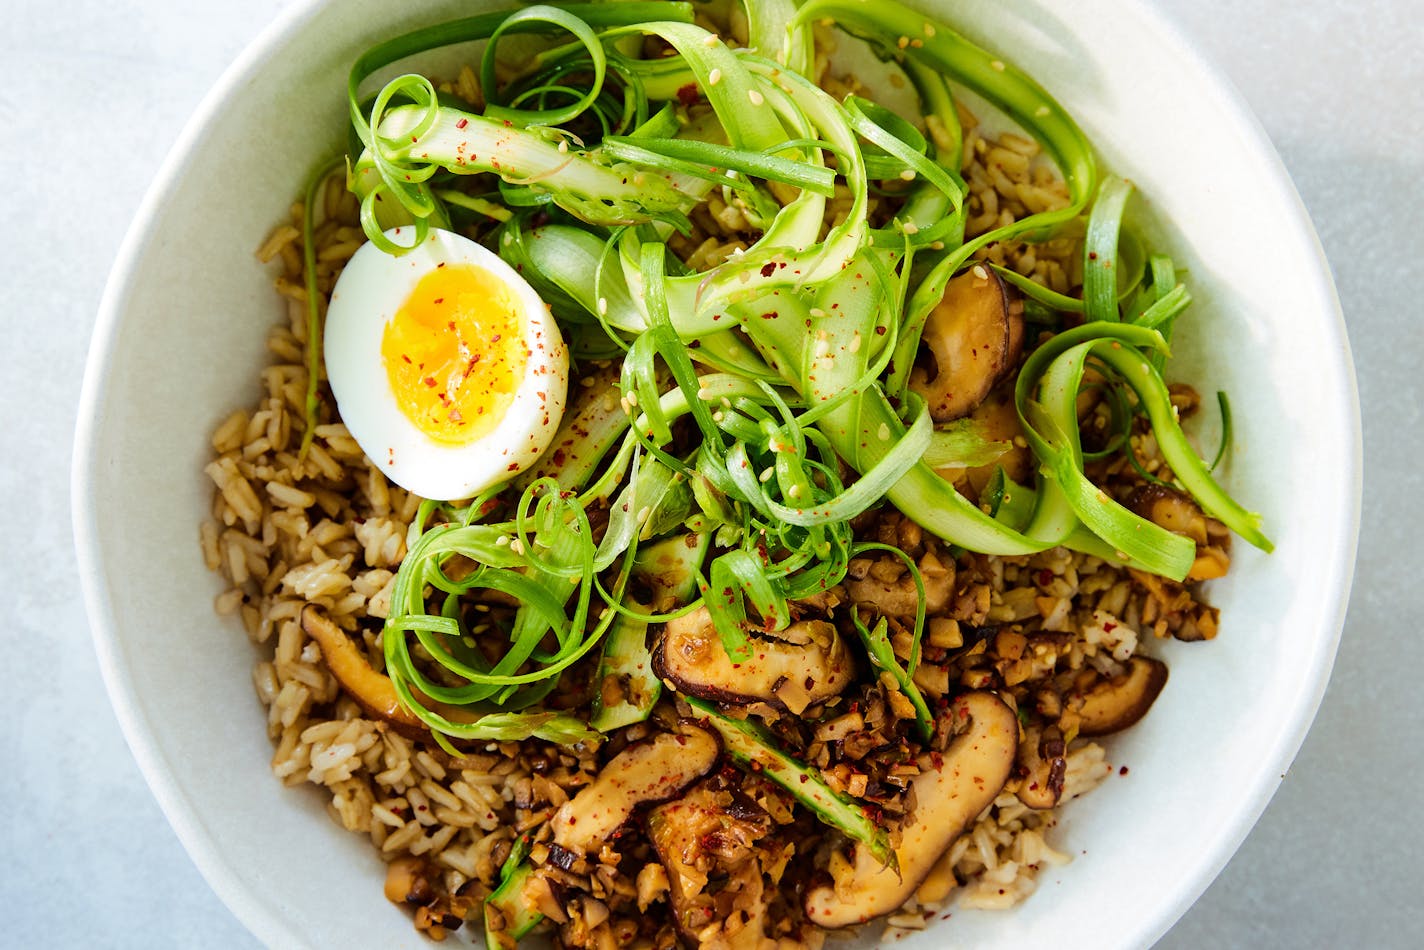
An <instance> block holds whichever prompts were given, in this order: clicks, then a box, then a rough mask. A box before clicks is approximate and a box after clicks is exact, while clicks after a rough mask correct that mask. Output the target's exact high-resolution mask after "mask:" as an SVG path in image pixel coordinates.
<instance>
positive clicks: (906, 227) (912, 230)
mask: <svg viewBox="0 0 1424 950" xmlns="http://www.w3.org/2000/svg"><path fill="white" fill-rule="evenodd" d="M900 229H901V230H902V231H904V232H905V233H906V234H919V233H920V226H919V225H918V224H916V223H915V222H913V221H906V222H905V223H904V224H902V225H901V226H900Z"/></svg>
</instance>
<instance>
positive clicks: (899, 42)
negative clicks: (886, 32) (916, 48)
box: [895, 36, 910, 49]
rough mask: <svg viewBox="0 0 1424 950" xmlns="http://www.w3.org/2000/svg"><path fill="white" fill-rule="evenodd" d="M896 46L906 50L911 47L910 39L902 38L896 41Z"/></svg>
mask: <svg viewBox="0 0 1424 950" xmlns="http://www.w3.org/2000/svg"><path fill="white" fill-rule="evenodd" d="M895 45H896V46H898V47H900V48H901V49H904V48H905V47H907V46H909V45H910V38H909V37H908V36H902V37H900V38H899V39H898V40H896V41H895Z"/></svg>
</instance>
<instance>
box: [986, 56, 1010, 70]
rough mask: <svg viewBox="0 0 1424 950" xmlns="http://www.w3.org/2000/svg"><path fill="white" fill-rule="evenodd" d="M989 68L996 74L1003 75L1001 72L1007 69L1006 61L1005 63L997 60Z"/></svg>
mask: <svg viewBox="0 0 1424 950" xmlns="http://www.w3.org/2000/svg"><path fill="white" fill-rule="evenodd" d="M989 68H990V69H992V70H993V71H994V72H996V73H1001V72H1003V71H1004V70H1005V69H1006V68H1007V67H1005V66H1004V61H1003V60H1001V59H996V60H994V61H993V62H992V63H990V64H989Z"/></svg>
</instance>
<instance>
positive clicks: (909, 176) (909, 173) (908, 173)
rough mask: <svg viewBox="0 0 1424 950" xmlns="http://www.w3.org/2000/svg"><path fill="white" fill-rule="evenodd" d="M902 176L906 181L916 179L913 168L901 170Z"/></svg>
mask: <svg viewBox="0 0 1424 950" xmlns="http://www.w3.org/2000/svg"><path fill="white" fill-rule="evenodd" d="M900 178H901V179H902V180H904V181H914V180H915V170H914V169H913V168H907V169H905V170H904V171H902V172H900Z"/></svg>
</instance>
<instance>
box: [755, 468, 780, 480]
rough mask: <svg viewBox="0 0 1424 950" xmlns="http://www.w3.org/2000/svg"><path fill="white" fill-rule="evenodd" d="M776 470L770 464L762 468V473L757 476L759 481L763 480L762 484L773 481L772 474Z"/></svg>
mask: <svg viewBox="0 0 1424 950" xmlns="http://www.w3.org/2000/svg"><path fill="white" fill-rule="evenodd" d="M775 472H776V469H775V468H773V467H772V466H770V465H768V466H767V467H766V468H764V469H762V470H761V474H760V475H758V476H757V481H759V482H761V483H762V484H766V483H767V482H769V481H771V476H772V475H773V474H774V473H775Z"/></svg>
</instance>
